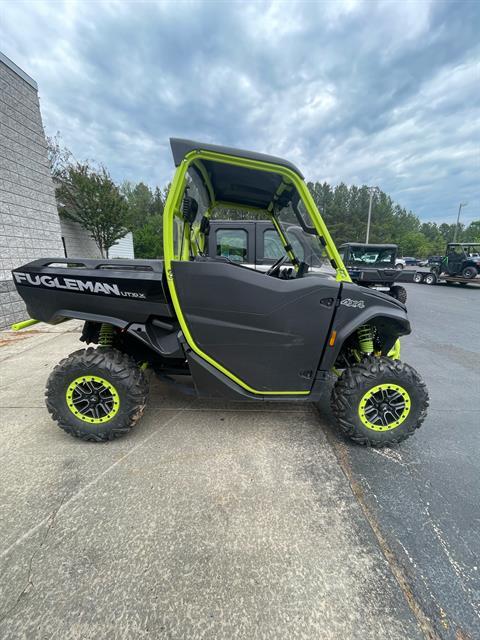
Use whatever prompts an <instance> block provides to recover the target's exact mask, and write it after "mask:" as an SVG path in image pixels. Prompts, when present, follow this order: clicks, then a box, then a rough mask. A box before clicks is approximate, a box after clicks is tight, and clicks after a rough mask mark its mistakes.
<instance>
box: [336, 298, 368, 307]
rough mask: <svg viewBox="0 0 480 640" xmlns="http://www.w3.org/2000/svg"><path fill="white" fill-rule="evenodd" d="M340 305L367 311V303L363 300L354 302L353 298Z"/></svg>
mask: <svg viewBox="0 0 480 640" xmlns="http://www.w3.org/2000/svg"><path fill="white" fill-rule="evenodd" d="M340 304H343V305H345V306H346V307H355V308H356V309H365V302H364V301H363V300H352V299H351V298H345V299H344V300H342V301H341V303H340Z"/></svg>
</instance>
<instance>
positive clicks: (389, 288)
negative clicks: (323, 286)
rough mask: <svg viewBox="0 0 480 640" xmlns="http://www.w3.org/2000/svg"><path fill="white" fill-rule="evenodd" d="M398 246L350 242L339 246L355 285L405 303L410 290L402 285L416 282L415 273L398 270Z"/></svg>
mask: <svg viewBox="0 0 480 640" xmlns="http://www.w3.org/2000/svg"><path fill="white" fill-rule="evenodd" d="M397 250H398V247H397V245H396V244H364V243H361V242H346V243H344V244H342V245H340V247H339V253H340V255H341V256H342V259H343V263H344V265H345V266H346V268H347V270H348V273H349V274H350V277H351V279H352V280H353V282H356V283H357V284H359V285H361V286H362V287H372V288H375V289H378V290H380V291H385V292H386V293H388V294H389V295H391V296H392V297H393V298H396V299H397V300H400V302H403V303H405V302H406V301H407V290H406V289H405V287H402V286H401V285H399V284H397V283H398V282H412V281H413V272H412V271H403V270H398V269H396V268H395V264H396V258H397Z"/></svg>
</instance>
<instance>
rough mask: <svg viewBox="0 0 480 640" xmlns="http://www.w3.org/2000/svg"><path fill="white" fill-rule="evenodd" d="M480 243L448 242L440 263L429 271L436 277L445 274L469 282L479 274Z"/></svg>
mask: <svg viewBox="0 0 480 640" xmlns="http://www.w3.org/2000/svg"><path fill="white" fill-rule="evenodd" d="M479 249H480V243H475V242H449V243H448V244H447V249H446V251H445V256H444V257H443V258H442V260H441V261H440V263H438V264H436V265H434V266H433V267H432V269H431V271H432V273H435V275H436V276H437V277H439V276H441V275H443V274H445V275H448V276H462V278H467V279H468V280H471V279H472V278H476V277H477V275H478V274H479V272H480V257H479V255H478V251H479Z"/></svg>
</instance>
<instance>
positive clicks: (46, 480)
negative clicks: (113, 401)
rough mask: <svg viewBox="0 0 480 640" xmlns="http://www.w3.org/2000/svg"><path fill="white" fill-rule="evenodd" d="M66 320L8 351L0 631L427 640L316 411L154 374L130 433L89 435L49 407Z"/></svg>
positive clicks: (73, 339)
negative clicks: (74, 430) (202, 390)
mask: <svg viewBox="0 0 480 640" xmlns="http://www.w3.org/2000/svg"><path fill="white" fill-rule="evenodd" d="M71 326H72V325H71ZM68 328H69V325H68V324H66V325H62V327H59V328H57V329H54V331H56V333H51V332H50V333H37V334H30V337H28V338H24V339H21V340H18V341H15V342H14V343H9V344H7V345H6V346H3V347H2V348H0V367H1V387H0V460H1V463H0V482H1V487H2V491H1V505H0V509H1V514H2V517H1V521H0V575H1V579H0V637H1V638H3V639H5V640H7V639H8V640H10V639H11V640H14V639H15V640H16V639H17V638H29V639H30V638H35V639H37V638H38V639H47V638H49V639H50V638H59V639H61V640H69V639H73V638H81V639H82V640H83V639H89V638H92V639H93V638H95V640H100V639H103V638H128V639H132V638H169V639H180V638H182V639H183V638H188V639H203V638H205V639H207V638H208V639H209V640H212V639H215V640H216V639H225V640H226V639H228V640H233V639H237V638H238V639H240V638H241V639H245V640H246V639H248V640H252V639H256V638H258V639H263V638H265V639H266V638H269V639H270V638H275V639H282V638H285V639H287V638H288V639H289V640H292V639H296V638H299V639H303V638H305V639H313V638H315V639H316V640H318V639H323V638H325V639H327V638H335V639H337V638H343V639H347V638H361V639H362V640H370V639H372V640H373V639H377V638H378V639H380V638H387V637H388V638H390V639H393V640H395V639H398V640H400V639H401V640H403V639H405V638H409V639H415V638H423V637H424V634H423V633H422V631H421V630H420V627H419V623H418V618H417V617H416V615H414V614H413V612H412V609H411V608H410V606H409V604H408V602H407V599H406V597H405V594H404V590H402V588H401V587H400V585H399V582H398V581H397V579H396V577H395V576H394V573H392V569H391V566H390V564H389V562H387V559H386V557H385V555H384V552H385V549H384V550H383V551H382V549H381V548H380V546H379V544H378V539H377V537H376V535H375V534H374V532H373V531H372V528H371V526H370V524H369V522H368V520H367V519H366V517H365V513H364V511H363V509H362V507H361V505H360V504H359V502H358V500H357V498H356V497H355V496H354V494H353V493H352V489H351V486H350V483H349V481H348V479H347V478H346V476H345V474H344V472H343V471H342V469H341V467H340V466H339V464H338V461H337V458H336V456H335V455H334V452H333V450H332V448H331V446H330V444H329V443H328V441H327V439H326V437H325V434H324V430H323V428H322V425H321V423H320V420H319V416H318V413H317V411H316V410H315V409H314V408H313V407H309V406H297V405H286V404H282V405H274V404H267V403H266V404H264V405H261V406H259V407H257V406H255V407H253V406H252V405H250V404H248V405H242V404H238V405H237V404H234V405H232V404H228V405H225V404H221V403H220V404H212V403H208V402H199V401H197V400H195V399H194V398H190V397H186V396H183V395H180V394H178V393H177V392H175V391H174V390H172V389H170V388H168V387H164V386H162V385H161V384H159V383H158V381H156V380H153V381H152V391H151V398H150V403H149V406H148V410H147V412H146V415H145V416H144V418H143V419H142V420H141V421H140V422H139V423H138V425H137V426H136V427H135V429H134V431H133V432H132V433H131V434H129V435H128V436H127V437H125V438H122V439H120V440H118V441H116V442H112V443H107V444H100V445H98V444H92V443H86V442H83V441H80V440H76V439H74V438H72V437H70V436H68V435H66V434H65V433H63V432H62V431H61V430H60V429H58V428H57V427H56V425H55V424H54V423H53V422H52V421H51V419H50V416H49V414H48V413H47V411H46V409H45V407H44V404H43V390H44V385H45V381H46V378H47V376H48V374H49V372H50V370H51V368H52V367H53V366H54V364H55V363H56V362H57V361H58V360H60V359H61V358H62V357H64V356H65V355H66V354H68V353H69V352H71V351H73V350H75V349H78V348H80V347H81V344H80V343H79V342H78V334H77V333H64V329H68ZM73 328H74V329H75V325H73ZM387 557H388V553H387ZM397 577H398V576H397ZM407 596H408V594H407ZM411 604H412V603H410V605H411ZM417 614H418V612H417ZM427 626H428V625H427ZM424 630H425V627H424Z"/></svg>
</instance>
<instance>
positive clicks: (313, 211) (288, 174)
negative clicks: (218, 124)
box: [163, 150, 351, 396]
mask: <svg viewBox="0 0 480 640" xmlns="http://www.w3.org/2000/svg"><path fill="white" fill-rule="evenodd" d="M199 160H211V161H212V162H223V163H226V164H230V165H233V166H238V167H245V168H248V169H256V170H259V171H265V172H270V173H277V174H279V175H282V176H283V178H284V182H285V184H286V185H288V186H290V185H293V187H296V189H297V191H298V193H299V195H300V197H301V198H302V200H303V202H304V204H305V207H306V209H307V212H308V214H309V215H310V217H311V219H312V221H313V223H314V226H315V229H316V231H317V233H318V234H319V237H320V240H321V242H322V244H323V245H324V246H325V248H326V251H327V255H328V257H329V259H330V262H331V263H332V266H333V267H334V268H335V270H336V272H337V277H336V279H337V280H338V281H343V282H351V279H350V276H349V274H348V271H347V270H346V269H345V266H344V264H343V262H342V259H341V257H340V255H339V253H338V251H337V248H336V247H335V244H334V243H333V240H332V238H331V236H330V234H329V232H328V229H327V227H326V225H325V223H324V221H323V219H322V217H321V216H320V213H319V212H318V209H317V208H316V206H315V203H314V201H313V198H312V196H311V195H310V192H309V191H308V188H307V186H306V184H305V183H304V181H303V180H302V178H300V176H298V175H297V174H296V173H295V172H294V171H292V170H291V169H289V168H288V167H284V166H281V165H276V164H272V163H269V162H263V161H260V160H252V159H248V158H240V157H236V156H230V155H226V154H222V153H218V152H213V151H202V150H198V151H191V152H189V153H188V154H186V155H185V157H184V158H183V160H182V161H181V163H180V164H179V166H178V167H177V170H176V172H175V175H174V177H173V181H172V185H171V187H170V191H169V194H168V197H167V201H166V203H165V210H164V214H163V248H164V266H165V273H166V277H167V282H168V288H169V291H170V295H171V297H172V303H173V306H174V309H175V312H176V315H177V318H178V321H179V324H180V327H181V329H182V332H183V335H184V336H185V339H186V341H187V343H188V345H189V347H190V348H191V349H192V351H194V352H195V353H196V354H197V355H199V356H200V357H201V358H202V359H203V360H205V361H206V362H208V363H209V364H211V365H212V366H213V367H215V368H216V369H217V370H218V371H220V372H222V373H223V374H224V375H226V376H227V377H228V378H230V379H231V380H233V381H234V382H236V383H237V384H238V385H239V386H240V387H242V388H243V389H245V390H246V391H248V392H250V393H252V394H254V395H259V396H283V395H285V396H287V395H288V396H299V395H309V394H310V391H304V390H302V391H299V390H297V391H264V390H257V389H254V388H253V387H251V386H250V385H248V384H247V383H246V382H244V381H243V380H241V379H240V378H238V377H237V376H236V375H235V374H233V373H232V372H231V371H228V370H227V369H226V368H225V367H223V366H222V365H221V364H220V363H219V362H216V361H215V360H214V359H213V358H212V357H210V356H209V355H208V354H207V353H205V352H204V351H202V349H201V348H200V347H199V346H198V345H197V344H196V343H195V340H194V339H193V336H192V335H191V333H190V330H189V328H188V325H187V323H186V320H185V318H184V315H183V312H182V308H181V305H180V301H179V299H178V295H177V291H176V288H175V282H174V276H173V271H172V261H174V260H176V259H178V258H179V259H180V260H181V259H182V257H183V259H184V260H188V259H189V258H190V256H191V255H192V251H191V239H190V228H188V229H186V227H187V225H186V223H185V222H184V228H183V239H182V243H185V245H186V246H185V247H183V249H182V248H180V249H179V253H178V258H177V257H176V256H175V247H174V218H175V216H178V217H180V218H181V217H182V215H181V208H180V204H181V200H182V197H183V194H184V191H185V187H186V186H187V180H186V175H187V171H188V169H189V167H190V166H191V165H192V164H194V163H195V166H196V169H197V170H199V167H200V166H201V164H200V163H199V162H198V161H199ZM196 161H197V162H196ZM200 173H201V174H202V178H203V180H204V182H205V183H206V184H207V185H209V187H208V186H207V189H208V191H209V194H212V193H213V189H212V186H211V184H210V180H209V178H208V174H207V172H206V171H201V170H200ZM213 195H214V194H213ZM210 197H211V195H210ZM216 204H217V203H216V202H215V200H213V201H212V202H210V207H209V212H210V213H211V210H212V209H213V208H214V207H215V206H216ZM249 209H251V208H250V207H249ZM273 209H274V207H272V211H273ZM269 213H270V212H269ZM270 215H271V213H270ZM272 222H273V223H274V225H275V222H274V216H273V217H272ZM277 225H278V228H280V225H279V224H278V222H277ZM277 225H275V226H276V228H277ZM278 228H277V231H278ZM280 231H281V228H280ZM187 235H188V238H187V237H186V236H187ZM279 235H280V237H281V238H282V236H283V239H282V241H283V242H284V245H286V244H287V240H286V238H285V236H284V234H283V232H282V233H279ZM292 257H293V258H295V255H294V254H293V252H292ZM295 259H296V258H295Z"/></svg>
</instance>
